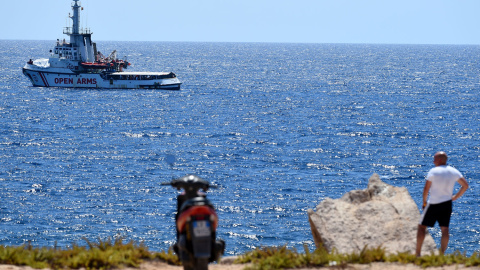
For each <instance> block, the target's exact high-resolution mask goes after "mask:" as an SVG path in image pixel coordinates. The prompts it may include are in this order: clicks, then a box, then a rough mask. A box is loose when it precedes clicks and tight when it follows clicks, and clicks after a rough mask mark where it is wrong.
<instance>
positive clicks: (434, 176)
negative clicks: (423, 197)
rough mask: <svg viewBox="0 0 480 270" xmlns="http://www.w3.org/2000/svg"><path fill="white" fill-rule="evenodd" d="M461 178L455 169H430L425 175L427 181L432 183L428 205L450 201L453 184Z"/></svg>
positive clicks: (438, 167) (447, 167) (441, 167)
mask: <svg viewBox="0 0 480 270" xmlns="http://www.w3.org/2000/svg"><path fill="white" fill-rule="evenodd" d="M462 177H463V176H462V174H461V173H460V172H459V171H458V170H457V169H455V168H453V167H451V166H448V165H442V166H436V167H435V168H432V169H431V170H430V171H429V172H428V174H427V181H431V182H432V186H431V187H430V198H429V199H428V203H430V204H437V203H442V202H446V201H449V200H451V199H452V195H453V187H454V186H455V182H457V181H458V179H460V178H462Z"/></svg>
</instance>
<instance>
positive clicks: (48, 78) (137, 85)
mask: <svg viewBox="0 0 480 270" xmlns="http://www.w3.org/2000/svg"><path fill="white" fill-rule="evenodd" d="M23 74H25V76H27V77H28V78H29V79H30V81H31V82H32V85H33V86H37V87H65V88H105V89H162V90H180V85H181V82H180V81H179V80H178V78H176V77H174V78H159V79H145V78H146V77H147V75H142V74H144V73H138V74H139V75H135V73H129V74H130V75H129V76H130V77H131V78H132V79H128V78H125V79H116V77H115V76H112V75H110V74H100V73H60V72H51V71H48V70H36V69H30V68H28V67H24V68H23ZM114 74H115V73H114ZM119 74H121V73H119ZM118 77H120V76H118ZM149 77H151V76H149ZM158 77H160V76H158ZM164 77H168V76H164ZM142 78H143V79H142Z"/></svg>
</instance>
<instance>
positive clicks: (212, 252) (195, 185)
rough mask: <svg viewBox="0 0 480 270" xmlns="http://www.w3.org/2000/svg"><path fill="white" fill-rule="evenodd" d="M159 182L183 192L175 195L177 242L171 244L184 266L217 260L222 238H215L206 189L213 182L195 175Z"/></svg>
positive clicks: (198, 268) (196, 269)
mask: <svg viewBox="0 0 480 270" xmlns="http://www.w3.org/2000/svg"><path fill="white" fill-rule="evenodd" d="M162 185H170V186H172V187H174V188H176V189H178V190H181V189H183V190H185V192H184V193H183V194H181V195H178V197H177V214H176V216H175V222H176V228H177V243H176V244H175V245H174V246H173V249H174V251H175V253H176V254H177V255H178V257H179V259H180V261H181V262H182V264H183V269H184V270H208V263H210V262H213V261H218V260H219V259H220V257H221V255H223V253H224V251H225V242H224V241H223V240H221V239H220V240H216V229H217V225H218V216H217V213H216V212H215V209H214V207H213V205H212V203H210V201H209V200H208V199H207V198H206V194H205V193H200V190H203V191H205V192H206V191H207V190H208V189H209V188H212V186H211V185H210V184H209V183H208V182H207V181H205V180H203V179H202V178H200V177H198V176H196V175H192V174H190V175H186V176H184V177H181V178H178V179H174V180H172V181H171V182H168V183H162Z"/></svg>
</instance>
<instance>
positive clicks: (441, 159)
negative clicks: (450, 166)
mask: <svg viewBox="0 0 480 270" xmlns="http://www.w3.org/2000/svg"><path fill="white" fill-rule="evenodd" d="M447 159H448V156H447V153H445V152H443V151H440V152H437V153H435V155H434V156H433V164H435V166H442V165H446V164H447Z"/></svg>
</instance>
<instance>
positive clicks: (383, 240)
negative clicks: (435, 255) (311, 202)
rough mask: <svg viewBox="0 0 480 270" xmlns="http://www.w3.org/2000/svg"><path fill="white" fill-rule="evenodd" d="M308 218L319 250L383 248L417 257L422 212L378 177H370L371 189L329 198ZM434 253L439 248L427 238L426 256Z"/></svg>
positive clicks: (401, 189)
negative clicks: (413, 254) (418, 230)
mask: <svg viewBox="0 0 480 270" xmlns="http://www.w3.org/2000/svg"><path fill="white" fill-rule="evenodd" d="M308 217H309V221H310V227H311V229H312V234H313V238H314V241H315V244H316V246H317V247H319V246H321V245H323V247H325V248H326V249H327V250H329V251H331V250H332V249H334V248H335V249H336V250H337V251H338V252H340V253H351V252H360V251H361V250H362V249H363V248H364V247H365V246H366V245H368V246H369V247H372V248H376V247H378V246H380V245H381V246H382V247H383V248H385V250H386V252H387V253H397V252H410V253H415V247H416V242H417V240H416V239H417V226H418V221H419V219H420V211H419V210H418V208H417V205H416V204H415V202H414V201H413V199H412V197H411V196H410V194H409V193H408V190H407V189H406V188H404V187H394V186H391V185H388V184H386V183H384V182H382V180H380V177H379V176H378V174H374V175H372V176H371V177H370V179H369V183H368V188H367V189H364V190H354V191H350V192H348V193H346V194H345V195H344V196H343V197H342V198H340V199H335V200H334V199H330V198H327V199H325V200H324V201H322V202H321V203H320V204H319V205H318V206H317V208H316V211H313V210H312V209H309V210H308ZM430 252H436V245H435V242H434V241H433V238H432V236H431V235H430V234H427V236H426V237H425V241H424V243H423V248H422V254H430Z"/></svg>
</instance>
